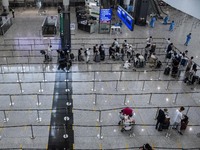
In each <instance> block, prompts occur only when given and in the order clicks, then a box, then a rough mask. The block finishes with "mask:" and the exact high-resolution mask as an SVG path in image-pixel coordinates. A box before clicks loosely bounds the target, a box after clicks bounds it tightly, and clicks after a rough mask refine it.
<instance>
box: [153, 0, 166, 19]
mask: <svg viewBox="0 0 200 150" xmlns="http://www.w3.org/2000/svg"><path fill="white" fill-rule="evenodd" d="M149 13H153V14H155V15H156V17H157V18H159V19H162V18H163V17H164V16H165V15H167V14H166V13H165V12H164V11H163V10H162V8H161V7H160V5H159V3H158V0H150V7H149Z"/></svg>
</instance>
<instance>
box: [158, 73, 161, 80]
mask: <svg viewBox="0 0 200 150" xmlns="http://www.w3.org/2000/svg"><path fill="white" fill-rule="evenodd" d="M158 72H159V74H158V80H161V78H160V74H161V71H158Z"/></svg>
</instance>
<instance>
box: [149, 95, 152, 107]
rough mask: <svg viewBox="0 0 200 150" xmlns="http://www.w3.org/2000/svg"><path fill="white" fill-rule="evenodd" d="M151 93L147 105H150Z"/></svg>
mask: <svg viewBox="0 0 200 150" xmlns="http://www.w3.org/2000/svg"><path fill="white" fill-rule="evenodd" d="M151 98H152V93H151V94H150V97H149V101H148V104H151Z"/></svg>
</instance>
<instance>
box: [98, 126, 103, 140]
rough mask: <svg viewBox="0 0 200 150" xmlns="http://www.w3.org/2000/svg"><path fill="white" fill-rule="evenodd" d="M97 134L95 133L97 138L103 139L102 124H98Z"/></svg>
mask: <svg viewBox="0 0 200 150" xmlns="http://www.w3.org/2000/svg"><path fill="white" fill-rule="evenodd" d="M99 128H100V129H99V134H98V135H97V137H98V138H99V139H103V136H102V126H99Z"/></svg>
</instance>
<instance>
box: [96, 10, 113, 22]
mask: <svg viewBox="0 0 200 150" xmlns="http://www.w3.org/2000/svg"><path fill="white" fill-rule="evenodd" d="M111 17H112V9H101V10H100V19H99V20H100V23H110V21H111Z"/></svg>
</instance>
